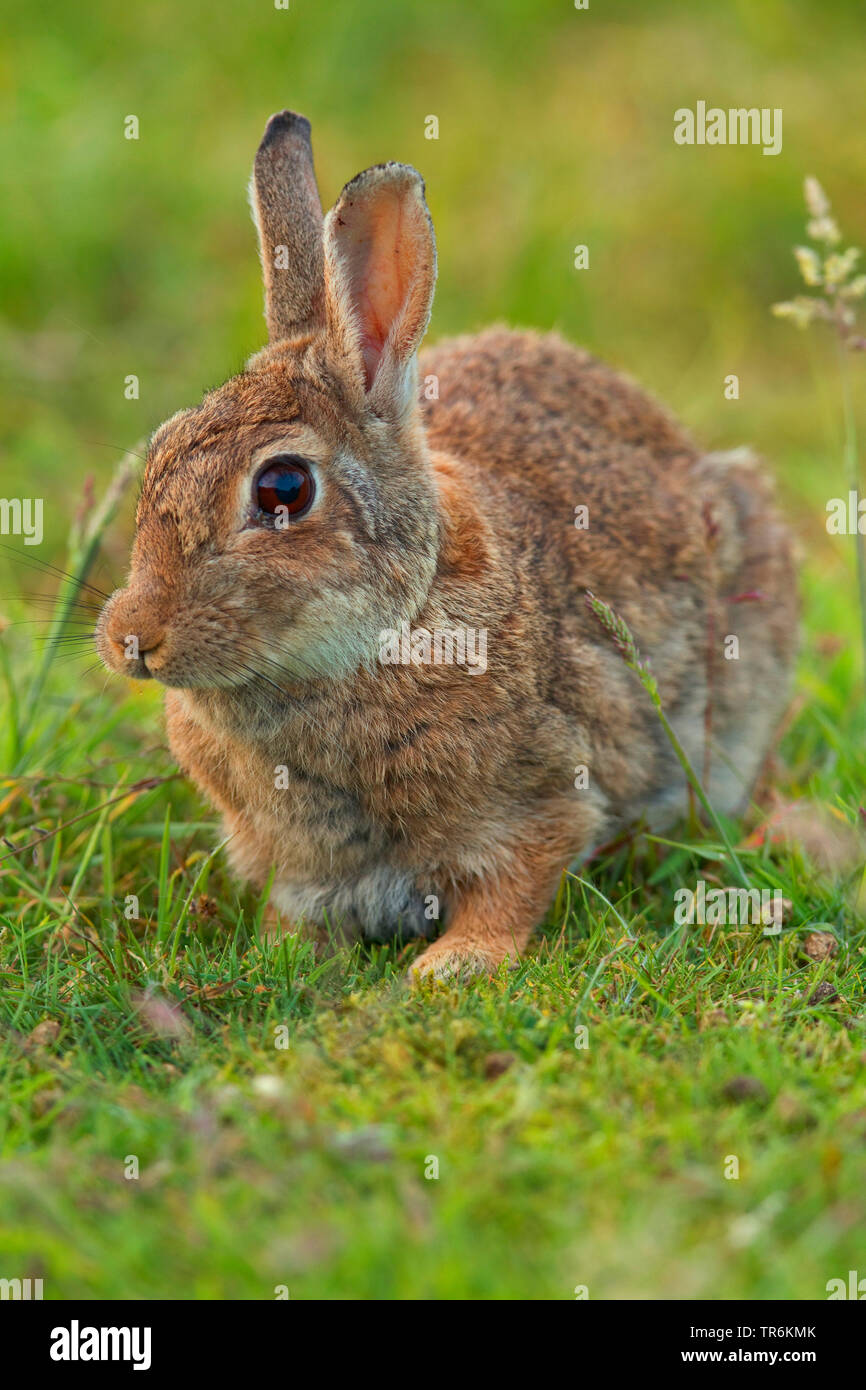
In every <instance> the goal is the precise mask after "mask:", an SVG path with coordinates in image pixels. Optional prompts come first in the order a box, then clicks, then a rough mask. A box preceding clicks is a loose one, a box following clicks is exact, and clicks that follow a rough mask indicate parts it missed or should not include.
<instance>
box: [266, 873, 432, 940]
mask: <svg viewBox="0 0 866 1390" xmlns="http://www.w3.org/2000/svg"><path fill="white" fill-rule="evenodd" d="M431 896H435V897H438V894H436V890H435V888H433V887H432V886H431V887H430V888H429V889H427V890H425V891H422V890H421V889H419V888H418V887H417V885H416V883H415V882H414V880H413V879H412V878H411V877H410V875H409V874H407V873H405V872H404V871H403V870H400V869H393V868H390V867H389V866H387V865H380V866H379V867H378V868H375V869H372V870H371V871H370V872H369V873H366V874H362V875H360V876H359V877H358V878H355V879H352V880H350V881H349V882H345V883H338V884H329V885H328V886H322V885H320V884H316V883H283V884H274V888H273V891H272V893H271V897H272V899H273V902H274V904H275V906H276V907H277V908H278V909H279V911H280V912H281V913H283V914H285V915H287V916H288V917H290V918H291V919H292V920H293V921H294V922H297V923H299V924H300V923H301V922H306V923H310V924H313V925H316V926H326V927H331V928H332V929H334V930H336V931H339V932H342V933H343V934H345V935H346V936H347V937H349V938H357V937H359V936H363V937H364V938H366V940H368V941H392V940H393V939H394V938H395V937H399V936H401V937H403V938H405V939H407V940H408V939H409V938H410V937H421V938H423V939H424V940H430V939H432V938H433V937H434V936H436V934H437V932H438V931H439V929H440V927H441V925H442V915H443V913H442V906H441V898H440V899H439V912H440V917H439V919H437V918H431V917H428V916H427V899H428V898H430V897H431Z"/></svg>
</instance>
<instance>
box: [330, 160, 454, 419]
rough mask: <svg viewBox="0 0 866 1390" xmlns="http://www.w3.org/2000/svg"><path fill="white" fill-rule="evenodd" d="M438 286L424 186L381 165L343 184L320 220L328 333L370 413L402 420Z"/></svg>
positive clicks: (405, 169) (404, 168)
mask: <svg viewBox="0 0 866 1390" xmlns="http://www.w3.org/2000/svg"><path fill="white" fill-rule="evenodd" d="M435 283H436V243H435V241H434V237H433V224H432V223H431V221H430V214H429V212H428V211H427V204H426V202H425V200H424V181H423V179H422V178H421V175H420V174H419V173H418V172H417V171H416V170H415V169H412V168H410V167H409V165H407V164H380V165H377V166H376V167H375V168H373V169H367V170H366V172H365V173H363V174H359V175H358V177H357V178H355V179H353V180H352V182H351V183H348V184H346V187H345V188H344V189H343V192H342V193H341V194H340V197H339V198H338V200H337V203H336V205H335V206H334V207H333V208H332V210H331V211H330V212H329V213H328V216H327V218H326V219H325V284H326V295H327V315H328V327H329V329H330V330H331V332H332V333H333V334H334V335H335V337H336V338H337V340H338V342H339V344H340V346H341V348H342V349H343V351H344V352H346V353H347V354H348V355H349V356H350V357H351V358H353V359H354V361H355V364H356V367H357V369H358V371H359V373H360V374H361V375H362V376H363V382H364V388H365V390H366V391H367V393H368V400H369V403H370V405H371V406H372V408H373V409H374V410H375V411H377V412H378V413H380V414H392V413H397V414H402V412H403V411H404V410H405V409H406V408H407V406H408V405H410V404H411V402H412V400H413V398H414V388H415V354H416V352H417V350H418V347H419V345H420V342H421V339H422V338H423V336H424V331H425V329H426V327H427V322H428V320H429V318H430V308H431V305H432V303H433V287H434V285H435Z"/></svg>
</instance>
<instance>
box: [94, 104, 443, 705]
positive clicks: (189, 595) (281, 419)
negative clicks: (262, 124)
mask: <svg viewBox="0 0 866 1390" xmlns="http://www.w3.org/2000/svg"><path fill="white" fill-rule="evenodd" d="M251 197H252V203H253V209H254V215H255V220H256V224H257V227H258V233H259V240H260V247H261V258H262V267H263V272H264V282H265V316H266V319H267V325H268V334H269V342H268V346H267V347H265V348H263V349H262V351H261V352H259V353H258V354H257V355H256V356H255V357H253V358H252V359H251V361H250V362H249V363H248V364H247V368H246V370H245V371H244V372H242V373H241V375H239V376H236V377H234V378H232V379H231V380H230V381H228V382H226V384H225V385H224V386H222V387H220V388H219V389H218V390H215V391H212V392H210V393H209V394H208V395H207V396H206V397H205V399H204V401H203V402H202V404H201V405H200V406H198V407H196V408H195V409H192V410H185V411H182V412H181V413H180V414H178V415H176V416H174V417H173V418H172V419H170V420H168V421H167V422H166V423H165V424H164V425H162V426H161V427H160V428H159V429H158V430H157V431H156V433H155V435H154V436H153V439H152V440H151V443H150V448H149V451H148V458H147V464H146V467H145V471H144V479H143V485H142V491H141V497H140V500H139V504H138V511H137V515H136V527H137V530H136V538H135V544H134V547H133V552H132V563H131V570H130V575H129V581H128V584H127V586H126V587H125V588H123V589H119V590H117V591H116V592H115V593H114V594H113V595H112V596H111V598H110V599H109V601H108V603H107V604H106V606H105V608H104V609H103V612H102V615H101V617H100V621H99V625H98V629H97V645H98V649H99V652H100V655H101V656H102V658H103V660H104V661H105V663H106V665H107V666H109V667H110V668H111V669H112V670H116V671H120V672H122V673H124V674H127V675H132V676H137V677H144V678H147V677H151V676H153V677H156V678H157V679H158V680H160V681H162V682H163V683H164V684H165V685H169V686H176V687H180V688H185V689H198V690H208V689H209V690H217V689H239V688H240V687H243V686H244V685H245V684H247V683H248V682H249V681H250V680H251V679H252V678H254V677H255V678H257V679H262V678H264V679H271V680H273V681H274V683H275V684H276V683H277V682H278V681H279V679H281V678H285V677H288V678H290V679H293V680H298V681H302V680H304V679H305V678H307V677H311V678H316V677H324V678H326V679H327V678H330V677H336V676H339V675H340V674H344V673H346V672H348V671H350V670H351V669H353V668H354V667H356V666H357V665H358V664H359V663H360V662H364V661H366V660H368V659H373V658H374V657H375V653H376V650H377V644H378V635H379V633H380V631H381V630H382V629H383V628H394V627H397V626H399V623H400V621H401V620H403V619H408V620H410V621H411V618H412V617H414V615H415V614H416V613H417V612H418V611H419V609H420V608H421V606H422V605H423V602H424V599H425V597H426V595H427V591H428V589H429V586H430V583H431V580H432V576H433V573H434V570H435V566H436V555H437V546H438V533H439V519H438V510H437V504H436V491H435V488H434V484H433V481H432V473H431V469H430V464H429V460H428V456H427V452H426V446H425V442H424V436H423V430H422V427H421V423H420V414H419V407H418V402H417V368H416V354H417V350H418V346H419V344H420V341H421V338H422V337H423V334H424V330H425V328H426V326H427V321H428V318H429V315H430V307H431V302H432V297H433V286H434V282H435V277H436V252H435V245H434V239H433V229H432V226H431V222H430V216H429V213H428V211H427V206H426V203H425V200H424V184H423V182H422V180H421V178H420V176H419V175H418V174H417V173H416V171H415V170H414V169H411V168H409V167H408V166H407V165H402V164H383V165H378V166H376V167H375V168H372V169H368V170H367V171H366V172H365V173H363V174H359V175H358V177H357V178H355V179H353V180H352V182H351V183H349V184H347V186H346V187H345V188H344V189H343V192H342V194H341V195H340V197H339V199H338V200H337V203H336V205H335V207H334V208H333V209H332V211H331V212H330V213H329V214H328V216H327V217H326V218H324V219H323V217H322V210H321V206H320V203H319V195H318V192H317V189H316V180H315V174H314V172H313V160H312V151H311V147H310V126H309V122H308V121H307V120H305V118H304V117H302V116H297V115H295V114H293V113H292V112H288V111H284V112H281V113H280V114H279V115H276V116H273V117H272V118H271V120H270V121H269V123H268V126H267V129H266V131H265V134H264V138H263V140H262V143H261V145H260V147H259V150H258V153H257V155H256V160H255V167H254V171H253V179H252V185H251Z"/></svg>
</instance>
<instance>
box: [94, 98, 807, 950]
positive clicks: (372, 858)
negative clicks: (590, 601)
mask: <svg viewBox="0 0 866 1390" xmlns="http://www.w3.org/2000/svg"><path fill="white" fill-rule="evenodd" d="M301 122H302V118H297V117H292V116H290V113H282V114H281V116H279V117H274V118H272V120H271V122H270V123H269V126H268V131H267V132H266V135H265V141H264V142H263V147H264V148H265V150H266V157H265V156H263V155H262V152H261V151H260V153H259V156H258V157H257V160H256V171H255V179H256V181H257V192H256V204H257V206H258V208H259V218H260V221H259V231H260V236H261V239H262V259H263V263H264V264H265V265H266V266H269V265H272V264H273V257H272V255H271V253H272V250H273V243H274V238H275V237H282V238H288V240H287V243H286V244H288V245H289V246H290V247H291V246H292V245H296V246H297V248H298V257H297V258H296V259H294V260H293V261H292V264H291V266H290V267H289V268H288V270H287V271H284V272H283V275H284V276H285V277H286V278H285V279H284V280H282V281H281V280H279V279H277V280H276V281H274V279H273V278H271V279H270V280H269V279H268V273H267V271H266V275H265V279H266V286H267V301H266V303H267V317H268V323H269V327H270V329H271V342H270V344H269V346H268V347H267V348H265V349H264V350H263V351H262V352H261V353H259V354H258V355H257V357H256V358H254V359H253V361H252V362H251V363H250V364H249V366H248V368H247V370H246V371H245V372H244V373H243V374H242V375H240V376H239V377H236V378H234V379H232V380H231V381H229V382H227V383H226V385H225V386H223V387H221V388H220V389H219V390H217V391H214V392H211V393H210V395H208V396H207V397H206V398H205V400H204V402H203V403H202V405H201V406H199V407H197V408H196V409H194V410H191V411H187V412H184V413H183V414H181V415H179V416H177V417H175V418H174V419H173V420H171V421H169V422H168V423H167V424H166V425H164V426H162V428H161V429H160V430H158V431H157V433H156V435H155V436H154V438H153V441H152V443H151V448H150V453H149V457H148V463H147V468H146V471H145V480H144V487H143V491H142V496H141V501H140V505H139V510H138V518H137V536H136V541H135V546H134V550H133V557H132V569H131V574H130V581H129V584H128V587H127V588H125V589H123V590H120V591H118V592H117V593H116V594H115V595H113V596H112V598H111V600H110V601H109V603H108V604H107V606H106V609H105V611H104V613H103V616H102V619H101V621H100V628H99V645H100V651H101V653H102V655H103V657H104V659H105V661H106V663H107V664H108V665H109V666H110V667H112V668H113V669H115V670H121V671H126V672H127V673H128V674H134V675H138V676H142V677H145V678H147V677H148V676H151V675H152V676H155V677H157V678H158V679H160V680H162V681H163V682H164V683H165V684H166V685H167V686H168V687H169V690H168V692H167V698H166V715H167V721H168V729H169V736H170V739H171V744H172V748H173V749H174V752H175V754H176V756H177V758H178V761H179V762H180V764H181V766H182V767H183V768H184V769H185V770H186V771H187V772H188V773H189V774H190V776H192V777H193V778H194V780H195V781H196V782H197V783H198V785H199V786H200V787H202V789H203V790H204V791H205V792H206V793H207V795H208V796H209V797H210V799H211V800H212V801H213V802H214V804H215V805H216V806H217V807H218V808H219V809H220V810H221V811H222V813H223V816H224V820H225V823H226V827H227V830H228V831H229V833H230V834H231V836H232V838H231V842H230V845H229V855H230V858H231V860H232V863H233V865H234V867H235V868H236V870H237V872H238V873H239V874H241V875H242V876H243V877H244V878H246V879H249V880H250V881H252V882H253V883H254V884H257V885H262V884H263V883H264V882H265V881H266V880H267V878H268V876H269V874H270V873H271V871H272V870H273V871H274V888H273V893H272V902H273V904H274V906H275V908H276V910H277V911H278V912H279V913H280V914H281V915H282V916H283V917H284V919H289V920H291V921H294V920H298V919H301V918H303V919H304V920H307V921H309V922H314V923H315V922H318V923H322V922H325V923H328V924H330V925H339V924H342V925H344V926H345V928H346V929H350V930H357V931H363V932H364V933H366V934H367V935H371V936H374V935H377V934H386V935H387V934H389V933H393V932H394V931H395V930H397V929H398V928H399V929H400V930H402V931H403V932H404V933H405V934H408V935H411V934H416V935H429V932H430V929H431V927H434V926H435V921H434V922H431V920H430V903H431V900H432V899H434V898H435V899H436V900H438V902H439V904H440V911H441V920H442V921H444V923H445V925H446V928H447V929H446V930H445V931H444V933H443V935H442V936H441V937H440V938H439V940H437V941H435V942H434V943H433V944H432V945H430V946H429V947H428V949H427V950H426V952H425V953H424V955H423V956H422V957H421V958H420V960H419V961H417V962H416V968H418V969H420V970H422V971H428V970H432V971H434V972H436V973H438V974H449V973H453V972H455V971H458V970H460V969H462V968H464V967H465V968H468V969H478V968H482V969H486V970H489V969H495V968H496V966H497V965H498V964H499V963H500V962H501V961H502V960H504V959H505V958H506V956H509V955H510V956H512V957H515V956H517V955H518V954H519V953H520V952H522V951H523V950H524V948H525V947H526V945H527V942H528V939H529V935H530V932H531V930H532V927H533V925H534V924H535V923H536V922H537V920H538V919H539V918H540V917H541V915H542V914H543V912H544V909H545V906H546V904H547V903H548V901H549V899H550V896H551V894H552V892H553V891H554V888H555V885H556V882H557V879H558V876H559V874H560V873H561V871H562V869H563V867H564V866H565V865H566V864H567V863H568V861H569V860H570V859H571V858H574V857H576V856H578V855H581V854H585V853H586V852H587V851H588V850H589V849H591V847H592V846H593V844H595V843H598V842H599V840H601V839H603V838H605V837H607V836H609V835H610V834H611V833H612V832H614V831H615V830H616V829H617V828H618V827H620V826H622V825H624V824H627V823H628V822H630V821H634V820H635V819H637V818H638V817H640V816H641V815H646V816H647V817H648V818H649V819H650V820H651V821H655V822H657V823H664V821H665V820H669V819H670V818H671V817H672V816H674V815H675V814H676V813H677V811H678V809H679V808H680V807H681V806H682V804H683V802H684V790H685V788H684V781H683V777H682V773H681V770H680V769H679V766H678V764H677V763H676V761H675V759H674V758H673V755H672V753H671V750H670V748H669V746H668V744H667V742H666V740H665V738H664V736H663V734H662V732H661V730H660V728H659V725H658V722H657V719H656V716H655V714H654V712H653V710H652V708H651V706H650V704H649V702H648V700H647V699H646V697H645V695H644V693H643V692H642V690H641V689H640V686H639V684H638V683H637V681H636V679H635V677H634V676H633V674H632V673H631V672H630V671H629V670H628V669H627V668H626V667H625V665H624V664H623V662H622V660H621V658H620V657H619V655H618V654H617V652H616V651H615V649H614V648H613V646H612V645H611V643H610V641H609V639H608V638H607V637H606V635H605V634H604V633H603V632H602V631H601V629H600V628H599V626H598V624H597V622H596V620H595V619H594V618H593V617H592V616H591V615H590V614H589V613H588V612H587V609H586V606H585V603H584V595H585V592H586V590H587V589H591V590H592V591H593V592H594V593H596V594H597V595H598V596H599V597H600V598H602V599H604V600H605V601H606V602H607V603H609V604H611V605H612V607H613V608H614V609H615V610H616V611H617V612H618V613H620V614H621V615H622V616H623V617H624V618H625V619H626V621H627V622H628V623H629V625H630V627H631V628H632V630H633V632H634V634H635V637H636V638H637V641H638V643H639V645H640V647H641V649H642V651H643V652H644V653H645V655H647V656H648V657H649V658H650V659H651V661H652V664H653V668H654V670H655V673H656V676H657V678H658V681H659V685H660V689H661V694H662V697H663V699H664V702H665V706H666V708H667V711H668V713H669V716H670V718H671V720H672V722H673V723H674V725H675V727H676V728H677V730H678V732H679V733H680V736H681V738H682V739H683V741H684V743H685V744H686V747H687V748H688V750H689V752H690V754H691V755H692V757H693V759H694V760H695V761H696V762H697V763H698V764H699V765H700V763H701V761H702V759H703V756H704V736H705V713H706V705H707V688H706V675H707V659H708V649H707V646H708V637H707V634H708V631H710V632H713V633H715V634H717V643H718V645H719V647H720V644H721V641H722V638H723V637H724V635H726V634H728V633H734V634H736V635H737V636H738V637H739V641H740V659H739V661H726V660H723V659H720V660H714V661H713V677H714V690H713V710H712V736H713V741H712V749H711V757H710V779H709V790H710V794H711V795H712V796H713V797H714V798H715V799H716V800H717V803H718V805H719V808H720V809H722V810H725V811H733V810H735V809H736V808H737V807H738V806H739V805H741V804H742V802H743V801H744V800H745V798H746V797H747V795H748V791H749V787H750V786H751V783H752V781H753V779H754V777H755V775H756V772H757V770H758V767H759V765H760V762H761V760H762V759H763V756H764V754H765V751H766V748H767V744H768V740H769V738H770V736H771V733H772V729H773V726H774V724H775V721H776V719H777V717H778V714H779V712H780V710H781V708H782V705H783V703H784V700H785V696H786V689H787V683H788V678H789V673H790V666H791V660H792V654H793V650H794V642H795V628H796V614H795V598H794V577H793V567H792V561H791V555H790V547H789V543H788V538H787V535H786V532H785V530H784V528H783V526H782V525H781V523H780V522H779V521H778V519H777V518H776V516H775V514H774V512H773V510H772V507H771V504H770V501H769V497H768V493H767V489H766V485H765V484H764V483H763V482H762V480H761V478H760V476H759V475H758V474H757V473H756V472H755V470H754V468H753V466H752V465H751V463H750V462H749V460H748V459H747V458H746V457H745V456H741V455H728V456H718V457H716V456H712V455H708V456H702V455H701V454H700V452H699V451H698V450H697V449H696V448H695V446H694V445H693V444H692V443H691V441H690V440H689V439H688V438H687V437H686V436H685V435H684V434H683V433H682V432H681V430H680V429H679V428H678V426H677V425H676V424H675V423H674V422H673V421H672V420H671V419H670V418H669V417H668V416H667V415H666V414H665V412H664V411H663V410H662V409H661V408H660V407H659V406H658V405H656V404H655V403H654V402H652V401H651V400H649V399H648V398H647V397H646V396H645V395H644V394H643V393H642V392H641V391H639V390H638V388H637V387H635V386H634V385H632V384H631V383H630V382H629V381H627V380H626V379H624V378H623V377H622V376H620V375H618V374H617V373H616V372H614V371H612V370H611V369H610V368H608V367H605V366H604V365H603V364H601V363H600V362H597V361H595V360H594V359H593V358H592V357H591V356H589V355H588V354H587V353H584V352H579V351H576V350H575V349H573V348H571V347H569V346H568V345H567V344H565V343H564V342H562V341H561V340H559V339H558V338H555V337H543V338H541V337H537V336H535V335H533V334H530V333H511V332H508V331H507V330H505V329H494V330H490V331H488V332H486V333H483V334H481V335H480V336H478V337H474V338H463V339H458V340H456V341H453V342H446V343H442V344H440V345H439V346H438V347H436V348H435V349H433V350H432V351H430V352H427V353H425V354H423V355H422V357H421V362H420V373H421V376H422V379H423V380H425V381H429V379H430V378H431V377H435V378H436V379H437V380H438V399H433V400H428V399H426V395H427V394H429V393H424V396H423V399H421V400H420V401H419V392H418V388H417V385H416V362H415V353H416V350H417V347H418V344H419V342H420V339H421V337H422V335H423V332H424V329H425V327H426V322H427V317H428V315H429V308H430V302H431V298H432V290H433V281H434V278H435V251H434V247H433V238H432V229H431V228H430V224H429V217H428V215H427V212H426V206H425V204H424V198H423V184H422V183H421V181H420V179H419V177H418V175H417V174H415V172H414V171H413V170H409V169H407V168H405V167H404V166H400V165H385V166H380V167H378V168H376V169H373V170H368V171H367V172H366V173H365V174H363V175H360V176H359V177H358V179H356V180H353V182H352V183H351V184H349V185H348V186H347V188H346V189H345V190H344V192H343V194H342V195H341V198H340V199H339V200H338V203H337V205H336V207H335V208H334V210H333V212H332V213H331V214H329V217H328V218H327V219H326V221H325V224H324V232H323V233H322V231H321V228H320V226H319V223H318V222H317V220H316V208H317V206H318V197H317V195H316V198H315V201H314V200H313V198H312V191H311V190H315V179H314V177H313V173H312V163H311V161H310V160H309V157H308V155H307V153H306V151H308V149H309V142H308V138H307V132H308V128H307V132H305V130H304V126H303V124H301ZM281 209H285V211H282V212H281ZM263 210H264V212H263ZM315 237H320V238H321V241H320V243H319V244H320V245H322V255H321V257H319V256H317V255H316V254H314V253H313V252H312V251H311V247H312V245H313V241H314V239H315ZM277 274H278V272H276V271H275V272H274V275H277ZM276 450H288V451H292V452H296V453H301V454H302V455H303V456H304V457H305V458H308V459H311V460H312V461H313V463H314V464H315V465H316V467H317V469H318V475H319V494H318V500H317V503H316V505H315V506H314V507H313V509H312V510H311V511H310V512H309V513H308V514H307V515H306V516H305V517H303V518H302V519H301V520H299V521H298V522H297V523H296V524H294V525H293V526H292V527H290V529H289V531H288V532H287V533H286V532H283V533H280V532H277V531H275V530H273V529H269V528H268V527H267V526H263V525H261V524H257V523H256V520H255V518H254V517H252V516H251V514H250V502H249V490H250V486H251V483H250V479H251V476H252V475H254V473H255V470H256V467H257V461H258V460H260V459H262V458H266V457H268V456H269V455H271V454H272V453H273V452H274V451H276ZM578 504H585V505H587V506H588V507H589V517H590V522H589V529H588V530H579V529H576V528H575V526H574V522H573V517H574V508H575V506H576V505H578ZM711 532H712V535H711V553H710V549H709V548H708V535H710V533H711ZM749 591H760V597H758V598H756V599H754V598H753V599H743V595H744V594H745V593H747V592H749ZM403 621H405V622H407V623H409V624H410V625H411V626H412V627H413V628H421V627H423V628H427V629H442V628H451V627H454V626H456V625H458V624H462V625H464V626H466V627H470V628H475V629H486V630H487V633H488V639H487V641H488V646H487V661H488V665H487V670H486V672H484V673H483V674H480V673H477V674H470V673H469V672H468V671H467V670H466V669H465V667H462V666H458V665H432V664H428V665H409V666H401V665H383V664H382V663H381V662H380V661H378V660H377V652H378V641H379V634H380V632H381V631H382V630H383V629H390V628H399V627H400V624H401V622H403ZM130 633H133V634H136V635H138V637H139V641H140V650H141V655H140V657H139V659H138V661H137V662H132V663H131V662H130V661H128V660H126V659H125V658H124V655H123V643H124V638H125V636H126V635H128V634H130ZM579 765H586V766H587V767H588V769H589V786H588V788H586V789H583V790H576V789H575V786H574V775H575V769H576V767H577V766H579ZM277 768H285V769H287V771H286V773H284V774H282V777H283V780H286V779H287V780H288V786H287V787H277V786H275V770H276V769H277ZM425 905H426V910H425Z"/></svg>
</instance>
